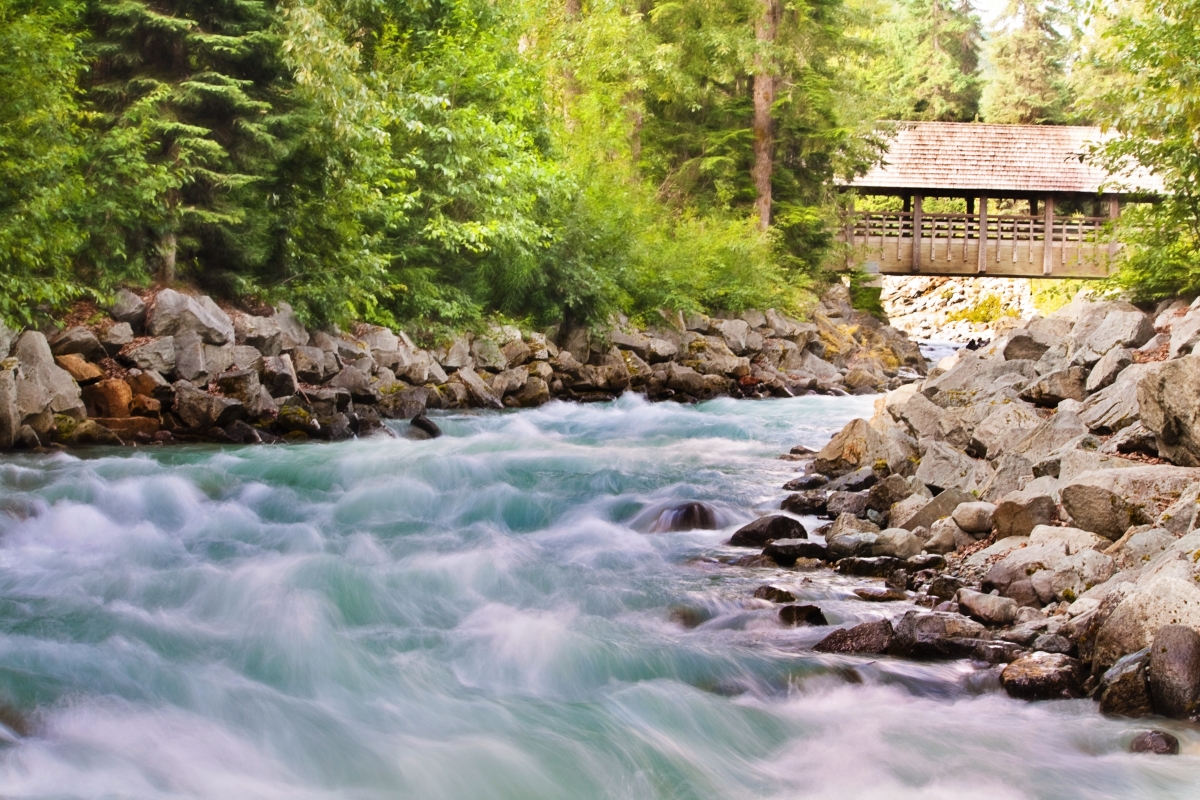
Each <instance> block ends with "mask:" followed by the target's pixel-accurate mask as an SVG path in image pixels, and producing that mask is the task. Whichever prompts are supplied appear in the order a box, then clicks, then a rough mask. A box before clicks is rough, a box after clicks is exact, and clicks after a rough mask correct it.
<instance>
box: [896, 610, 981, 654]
mask: <svg viewBox="0 0 1200 800" xmlns="http://www.w3.org/2000/svg"><path fill="white" fill-rule="evenodd" d="M985 634H986V629H985V628H984V627H983V625H981V624H979V623H978V622H976V621H975V620H973V619H970V618H968V617H964V616H962V615H961V614H951V613H947V612H942V611H933V612H928V613H922V612H920V611H909V612H908V613H906V614H905V615H904V616H903V617H901V618H900V619H899V620H898V621H897V622H896V623H895V627H894V633H893V637H892V642H891V645H890V646H889V647H888V653H889V654H890V655H894V656H901V657H904V658H918V659H934V658H963V657H965V656H967V655H969V654H970V653H971V652H972V651H973V650H974V649H975V648H976V647H977V646H978V645H979V642H980V639H981V638H982V637H983V636H984V635H985Z"/></svg>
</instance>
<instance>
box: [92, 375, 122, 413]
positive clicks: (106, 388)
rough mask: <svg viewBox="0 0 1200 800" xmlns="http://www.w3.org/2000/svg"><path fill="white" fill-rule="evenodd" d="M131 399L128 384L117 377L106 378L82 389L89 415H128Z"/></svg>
mask: <svg viewBox="0 0 1200 800" xmlns="http://www.w3.org/2000/svg"><path fill="white" fill-rule="evenodd" d="M132 401H133V391H132V390H131V389H130V388H129V384H128V383H126V382H125V381H123V380H119V379H117V378H108V379H106V380H102V381H100V382H98V383H95V384H92V385H90V386H86V387H84V389H83V402H84V404H85V405H86V406H87V409H88V416H91V417H117V418H121V417H128V416H129V406H130V403H132Z"/></svg>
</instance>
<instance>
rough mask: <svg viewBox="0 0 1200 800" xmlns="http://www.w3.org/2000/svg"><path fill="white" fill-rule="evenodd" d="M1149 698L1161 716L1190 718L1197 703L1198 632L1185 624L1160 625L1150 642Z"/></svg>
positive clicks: (1199, 689) (1199, 678) (1199, 673)
mask: <svg viewBox="0 0 1200 800" xmlns="http://www.w3.org/2000/svg"><path fill="white" fill-rule="evenodd" d="M1146 674H1147V678H1148V681H1149V683H1150V697H1151V700H1152V701H1153V703H1154V710H1155V711H1156V712H1157V713H1159V714H1161V715H1163V716H1164V717H1171V718H1174V719H1188V718H1190V717H1194V716H1195V715H1196V713H1197V711H1198V710H1200V709H1198V707H1197V706H1198V705H1200V633H1197V632H1196V631H1195V630H1194V629H1192V628H1189V627H1188V626H1186V625H1164V626H1162V627H1161V628H1159V629H1158V630H1156V631H1155V632H1154V640H1153V642H1152V643H1151V645H1150V660H1149V667H1148V669H1147V671H1146Z"/></svg>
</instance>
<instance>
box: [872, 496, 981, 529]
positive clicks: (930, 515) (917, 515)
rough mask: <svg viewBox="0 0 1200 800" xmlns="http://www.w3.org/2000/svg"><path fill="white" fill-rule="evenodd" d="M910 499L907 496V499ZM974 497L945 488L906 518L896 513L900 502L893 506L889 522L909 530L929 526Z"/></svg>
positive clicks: (906, 501)
mask: <svg viewBox="0 0 1200 800" xmlns="http://www.w3.org/2000/svg"><path fill="white" fill-rule="evenodd" d="M914 496H916V495H914ZM911 499H912V498H909V500H911ZM974 499H975V498H974V497H972V496H971V495H969V494H967V493H966V492H962V491H959V490H958V489H947V490H945V491H944V492H942V493H941V494H939V495H938V496H937V497H935V498H933V499H932V500H929V501H927V502H925V503H923V504H922V505H921V506H920V508H918V509H917V510H916V511H914V512H912V513H911V514H909V515H908V516H907V517H906V518H903V517H902V516H898V515H897V511H898V510H900V509H899V505H900V504H898V505H896V506H893V507H892V513H891V515H890V522H891V524H892V525H893V526H894V527H897V528H904V529H906V530H910V531H915V530H916V529H917V528H929V527H931V526H932V525H933V523H935V522H937V521H938V520H939V519H945V518H946V517H948V516H950V515H951V514H953V513H954V509H956V508H958V507H959V506H960V505H962V504H963V503H967V502H971V501H973V500H974ZM904 503H908V500H905V501H904Z"/></svg>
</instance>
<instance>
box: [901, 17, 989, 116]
mask: <svg viewBox="0 0 1200 800" xmlns="http://www.w3.org/2000/svg"><path fill="white" fill-rule="evenodd" d="M892 30H893V33H892V36H891V39H890V41H889V42H888V45H887V46H888V49H889V51H890V54H889V58H888V60H889V61H890V62H891V63H890V66H889V67H886V68H885V69H884V70H883V72H884V76H885V77H884V81H885V84H886V85H887V86H888V87H889V92H890V95H891V99H890V101H889V103H888V105H889V111H890V113H889V114H888V116H892V117H893V118H896V119H917V120H940V121H943V122H969V121H971V120H973V119H975V118H976V117H977V116H978V115H979V98H980V94H981V89H982V83H981V80H980V76H979V53H980V46H981V43H982V39H983V36H982V30H981V27H980V22H979V17H978V15H977V14H976V13H975V11H974V10H973V9H972V8H971V4H970V1H969V0H959V1H958V2H957V3H956V4H954V3H953V2H952V0H900V4H899V7H898V9H897V16H896V22H895V24H894V27H893V29H892Z"/></svg>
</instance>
